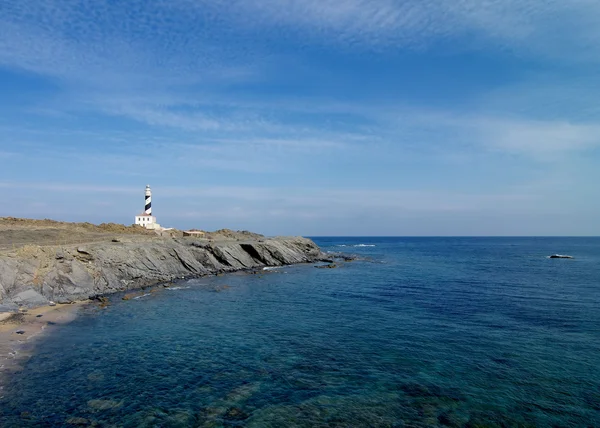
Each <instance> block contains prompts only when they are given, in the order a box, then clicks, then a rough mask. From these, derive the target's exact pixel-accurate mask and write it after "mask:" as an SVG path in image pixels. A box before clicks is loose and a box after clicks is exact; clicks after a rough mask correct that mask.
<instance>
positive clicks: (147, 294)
mask: <svg viewBox="0 0 600 428" xmlns="http://www.w3.org/2000/svg"><path fill="white" fill-rule="evenodd" d="M146 296H150V293H146V294H142V295H141V296H135V297H134V299H136V300H137V299H141V298H142V297H146Z"/></svg>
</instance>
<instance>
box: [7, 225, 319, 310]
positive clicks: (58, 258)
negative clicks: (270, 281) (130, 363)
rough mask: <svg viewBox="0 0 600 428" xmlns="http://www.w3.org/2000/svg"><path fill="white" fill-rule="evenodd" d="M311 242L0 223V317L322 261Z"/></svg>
mask: <svg viewBox="0 0 600 428" xmlns="http://www.w3.org/2000/svg"><path fill="white" fill-rule="evenodd" d="M327 258H328V257H327V256H326V255H325V254H323V253H322V252H321V250H320V249H319V247H318V246H317V245H316V244H315V243H314V242H312V241H311V240H310V239H306V238H302V237H275V238H266V237H264V236H262V235H257V234H253V233H249V232H233V231H230V230H221V231H217V232H206V233H203V234H202V235H200V236H193V237H190V236H187V237H184V236H183V233H182V232H179V231H175V230H171V231H167V232H163V233H162V234H161V235H157V234H156V233H154V232H150V233H149V232H148V231H146V230H145V229H142V228H140V227H137V226H132V227H125V226H122V225H110V224H108V225H100V226H95V225H91V224H88V223H61V222H54V221H51V220H22V219H14V218H2V219H0V312H9V311H17V310H18V309H19V308H32V307H38V306H45V305H53V304H64V303H72V302H77V301H82V300H87V299H94V298H97V297H99V296H104V295H107V294H111V293H115V292H120V291H126V290H133V289H139V288H143V287H147V286H152V285H156V284H159V283H168V282H171V281H174V280H177V279H182V278H192V277H200V276H204V275H211V274H212V275H214V274H219V273H225V272H234V271H242V270H249V271H251V270H257V269H262V268H263V267H267V266H282V265H288V264H297V263H311V262H316V261H325V260H326V259H327Z"/></svg>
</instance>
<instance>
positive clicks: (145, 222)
mask: <svg viewBox="0 0 600 428" xmlns="http://www.w3.org/2000/svg"><path fill="white" fill-rule="evenodd" d="M134 224H137V225H138V226H142V227H145V228H146V229H155V230H161V229H162V228H161V227H160V224H158V223H157V222H156V217H154V216H153V215H152V190H151V189H150V185H147V186H146V191H145V192H144V212H143V213H142V214H140V215H136V216H135V223H134Z"/></svg>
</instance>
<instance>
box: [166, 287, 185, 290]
mask: <svg viewBox="0 0 600 428" xmlns="http://www.w3.org/2000/svg"><path fill="white" fill-rule="evenodd" d="M188 288H190V287H168V288H167V290H171V291H175V290H187V289H188Z"/></svg>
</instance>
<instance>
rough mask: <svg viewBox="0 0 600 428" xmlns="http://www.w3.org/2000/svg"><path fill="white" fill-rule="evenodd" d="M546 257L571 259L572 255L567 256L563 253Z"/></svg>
mask: <svg viewBox="0 0 600 428" xmlns="http://www.w3.org/2000/svg"><path fill="white" fill-rule="evenodd" d="M548 258H550V259H572V258H573V256H567V255H564V254H552V255H551V256H549V257H548Z"/></svg>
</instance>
